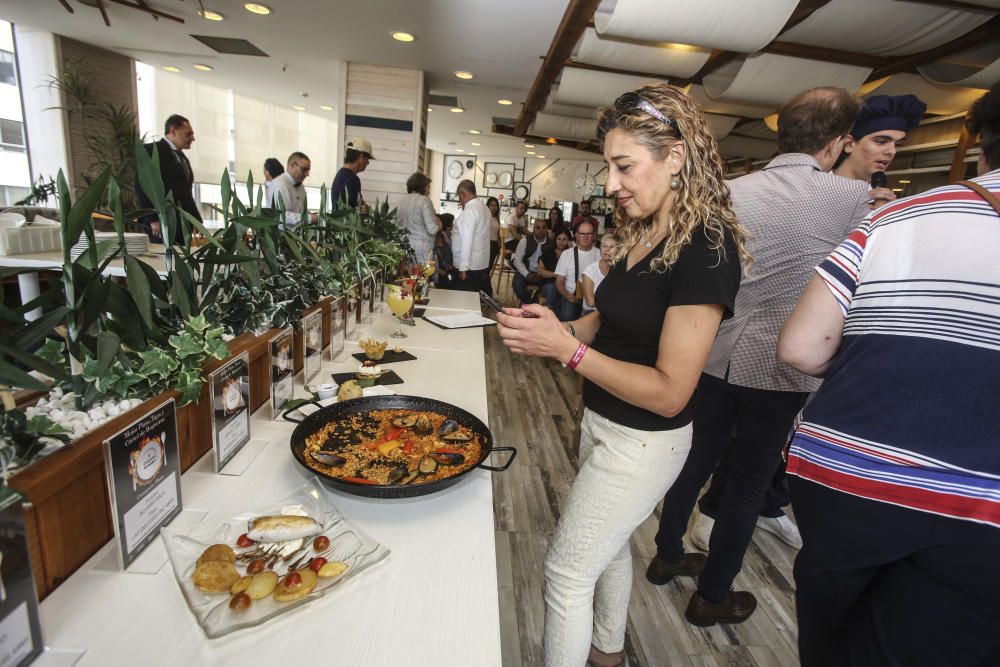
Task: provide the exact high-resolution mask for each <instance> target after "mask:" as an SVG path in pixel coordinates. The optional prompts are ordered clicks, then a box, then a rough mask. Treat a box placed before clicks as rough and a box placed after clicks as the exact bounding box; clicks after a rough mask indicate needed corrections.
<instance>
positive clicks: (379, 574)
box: [41, 293, 501, 667]
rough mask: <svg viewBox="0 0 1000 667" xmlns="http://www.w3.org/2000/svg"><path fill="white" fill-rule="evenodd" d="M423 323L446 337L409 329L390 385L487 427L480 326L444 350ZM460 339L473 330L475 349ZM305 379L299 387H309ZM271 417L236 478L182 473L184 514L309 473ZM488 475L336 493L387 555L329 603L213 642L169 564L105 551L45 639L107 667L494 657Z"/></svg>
mask: <svg viewBox="0 0 1000 667" xmlns="http://www.w3.org/2000/svg"><path fill="white" fill-rule="evenodd" d="M476 298H477V297H476V295H475V294H472V293H464V294H463V295H461V296H460V297H458V298H454V300H453V301H452V300H450V302H453V303H455V304H458V305H460V306H464V307H466V308H467V309H472V308H475V307H476ZM432 299H433V297H432ZM432 302H433V300H432ZM390 317H391V315H390V314H389V313H388V312H386V313H381V314H378V315H377V316H376V322H375V323H374V324H373V325H371V326H370V327H365V326H362V333H363V334H366V332H365V329H372V330H373V331H381V330H383V329H385V328H386V327H388V326H391V322H389V321H388V320H389V318H390ZM425 329H433V330H434V331H435V332H437V331H441V330H439V329H436V328H435V327H433V325H431V324H429V323H427V322H423V321H419V322H417V326H416V327H407V331H408V332H413V333H414V336H413V338H412V340H411V339H404V341H403V342H404V343H406V342H407V341H411V344H409V345H407V349H409V350H410V351H411V352H412V353H413V354H415V355H416V356H417V359H416V360H414V361H408V362H402V363H398V364H392V365H391V368H393V369H394V370H396V372H397V373H398V374H399V375H400V376H401V377H402V378H403V379H404V380H405V383H404V384H402V385H394V386H392V387H390V388H392V389H394V390H395V391H397V392H398V393H407V394H414V395H420V396H430V397H433V398H437V399H440V400H444V401H448V402H450V403H454V404H456V405H458V406H460V407H463V408H465V409H466V410H468V411H469V412H471V413H472V414H474V415H476V416H477V417H479V418H481V419H482V420H483V421H487V419H488V415H487V402H486V377H485V365H484V356H483V340H482V334H481V332H480V331H478V330H466V331H463V332H443V333H461V334H463V337H462V344H461V346H460V347H462V348H463V349H451V350H448V349H443V348H441V347H433V346H432V347H422V346H418V345H417V344H416V343H417V342H418V339H419V340H420V341H423V340H424V339H425V338H428V336H427V335H426V332H425ZM466 334H467V335H468V336H469V337H471V336H473V335H474V336H475V337H478V346H476V345H473V344H472V343H471V342H470V341H469V340H465V338H466ZM363 337H364V336H363ZM456 340H457V339H456ZM355 351H357V348H356V346H353V345H350V344H349V345H348V346H347V350H346V354H345V356H344V357H343V358H342V359H341V360H339V361H338V362H336V363H331V362H329V361H325V362H324V364H323V368H322V371H321V375H320V376H318V377H317V378H315V379H314V382H317V381H319V382H323V381H326V378H328V377H329V373H331V372H340V371H345V370H353V369H354V368H356V366H357V361H356V360H355V359H353V358H351V357H350V356H348V355H349V354H350V353H353V352H355ZM442 369H447V374H445V373H443V372H442ZM299 384H300V386H299V387H298V388H297V395H303V394H304V392H303V390H302V388H301V382H300V383H299ZM268 413H269V407H267V406H265V407H264V408H262V409H261V410H260V411H258V413H257V414H256V415H254V417H253V423H252V435H253V437H254V438H260V439H267V440H268V441H269V444H268V445H267V447H266V448H265V449H264V450H263V451H262V452H261V454H260V456H259V457H258V458H257V459H256V461H254V463H253V464H252V465H251V466H250V467H249V469H248V470H247V471H246V472H245V473H244V474H243V475H242V476H239V477H231V476H224V475H215V474H213V473H211V465H212V463H211V453H209V454H208V455H207V456H206V457H205V458H203V459H202V460H201V461H199V462H198V463H197V464H195V465H194V466H193V467H192V468H191V469H190V470H189V471H188V472H187V473H185V474H184V476H183V478H182V488H183V498H184V504H185V507H186V508H192V509H203V510H209V511H210V512H211V513H210V514H209V515H208V516H207V517H206V518H205V519H204V520H205V521H212V520H221V519H226V518H228V517H231V516H234V515H237V514H239V513H242V512H245V511H246V510H248V509H252V508H253V507H255V506H258V505H263V504H266V503H267V502H269V501H270V500H273V499H277V498H280V497H282V496H284V495H286V494H287V493H289V492H290V491H292V490H293V489H294V488H296V487H297V486H299V485H301V484H303V483H304V482H305V481H306V480H307V479H308V478H309V477H310V475H309V473H308V472H307V471H305V470H304V469H303V468H301V467H300V466H299V465H298V464H297V463H296V462H295V461H294V460H293V459H292V456H291V454H290V452H289V435H290V434H291V432H292V430H293V429H294V425H293V424H290V423H287V422H274V421H270V420H269V419H268ZM497 458H499V457H497ZM500 463H501V461H496V460H495V461H493V464H494V465H498V464H500ZM490 474H491V473H489V472H487V471H483V470H476V471H474V472H472V473H469V474H468V475H466V476H465V477H464V478H463V480H462V481H461V482H459V483H457V484H456V485H454V486H452V487H450V488H449V489H446V490H444V491H441V492H439V493H436V494H433V495H430V496H423V497H419V498H412V499H405V500H377V499H369V498H361V497H356V496H347V495H341V494H338V493H334V492H332V491H331V492H330V493H331V499H332V501H333V503H334V504H335V505H336V506H337V507H338V508H339V509H340V510H341V511H342V512H343V513H344V514H345V515H346V516H347V517H348V519H349V520H350V521H352V522H353V523H355V524H356V525H357V526H359V527H360V528H361V529H362V530H364V531H365V532H366V533H368V534H369V535H370V536H372V537H373V538H374V539H376V540H378V541H379V542H381V543H382V544H384V545H386V546H387V547H388V548H389V549H390V550H391V552H392V553H391V554H390V555H389V557H388V558H387V559H385V560H384V561H382V562H381V563H379V564H377V565H375V566H374V567H372V568H371V569H369V570H368V571H365V572H363V573H361V574H360V575H359V576H358V577H356V578H355V579H353V580H349V581H346V582H345V583H344V585H343V587H341V588H339V589H338V590H334V591H332V592H331V593H330V594H328V595H327V596H326V597H324V598H321V599H319V600H315V601H312V602H310V603H309V604H307V605H304V606H303V607H301V608H299V609H297V610H294V611H291V612H289V613H287V614H285V615H283V616H281V617H278V618H276V619H273V620H271V621H268V622H266V623H264V624H263V625H261V626H258V627H257V628H255V629H250V630H242V631H239V632H236V633H234V634H232V635H229V636H227V637H223V638H220V639H207V638H206V637H205V635H204V633H203V632H202V630H201V628H200V627H199V626H198V625H197V623H196V622H195V619H194V615H193V614H191V612H190V611H189V609H188V608H187V605H186V603H185V601H184V598H183V596H182V595H181V592H180V590H179V588H178V586H177V583H176V581H175V579H174V574H173V571H172V569H171V568H170V565H169V564H167V565H165V566H164V567H163V568H162V569H161V570H160V571H159V572H158V573H156V574H154V575H147V574H129V573H125V572H109V571H105V570H102V569H99V568H98V567H97V566H98V563H99V562H101V561H102V559H103V558H104V557H105V555H106V554H105V552H107V551H109V549H110V548H111V545H109V547H106V548H105V550H104V551H102V552H100V553H98V554H97V555H96V556H94V558H92V559H91V560H90V561H89V562H88V563H86V564H84V566H83V567H82V568H81V569H80V570H78V571H77V572H76V573H75V574H74V575H73V576H72V577H70V579H69V580H67V581H66V582H65V583H64V584H62V586H60V587H59V588H58V589H56V591H55V592H53V593H52V594H51V595H50V596H49V597H48V598H47V599H46V600H45V601H44V603H43V604H42V608H41V610H42V629H43V634H44V637H45V641H46V644H47V645H48V646H51V647H54V648H59V649H74V648H76V649H85V651H86V652H85V654H84V655H83V657H82V659H81V660H80V662H79V663H78V664H80V665H101V666H105V665H126V664H139V663H141V664H143V665H184V666H185V667H194V666H195V665H198V666H200V665H237V664H239V665H254V666H256V665H352V666H353V665H364V666H366V667H377V666H381V665H386V666H389V665H391V666H396V665H419V666H424V665H475V666H476V667H480V666H490V665H499V664H500V620H499V605H498V598H497V572H496V551H495V547H494V533H493V492H492V485H491V482H490Z"/></svg>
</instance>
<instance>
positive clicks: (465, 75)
mask: <svg viewBox="0 0 1000 667" xmlns="http://www.w3.org/2000/svg"><path fill="white" fill-rule="evenodd" d="M455 76H457V77H458V78H459V79H466V80H468V79H471V78H472V77H473V76H474V75H473V74H472V72H466V71H465V70H464V69H460V70H458V71H457V72H455Z"/></svg>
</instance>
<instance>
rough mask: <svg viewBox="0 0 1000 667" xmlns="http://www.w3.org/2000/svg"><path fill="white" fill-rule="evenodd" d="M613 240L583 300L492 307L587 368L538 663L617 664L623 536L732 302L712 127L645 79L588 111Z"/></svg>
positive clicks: (515, 333)
mask: <svg viewBox="0 0 1000 667" xmlns="http://www.w3.org/2000/svg"><path fill="white" fill-rule="evenodd" d="M598 138H599V139H600V140H601V141H602V143H603V146H604V159H605V162H606V163H607V164H608V181H607V185H606V190H607V192H608V194H609V195H611V196H614V197H615V198H616V200H617V204H618V212H617V213H616V222H617V224H618V228H619V234H620V236H619V239H620V242H619V246H618V249H617V250H616V252H615V262H614V265H613V266H612V268H611V270H610V271H609V272H608V275H607V276H606V277H605V278H604V282H603V283H602V284H601V289H600V290H598V292H597V294H596V300H597V311H596V312H593V313H590V314H588V315H586V316H585V317H583V318H581V319H579V320H576V321H575V322H569V323H565V324H561V323H560V322H559V321H558V320H557V319H556V317H555V315H553V314H552V313H551V312H550V311H548V310H547V309H545V308H542V307H539V306H535V305H529V306H526V307H525V308H524V309H523V310H517V309H506V310H505V312H504V313H502V314H499V315H498V316H497V319H498V320H499V322H500V327H499V332H500V335H501V336H502V337H503V340H504V344H505V345H507V346H508V347H509V348H510V349H511V350H513V351H514V352H517V353H521V354H529V355H536V356H546V357H553V358H555V359H558V360H559V361H561V362H563V363H565V364H566V365H567V366H569V367H570V368H573V369H575V370H576V371H577V372H578V373H580V374H581V375H583V377H584V378H585V384H584V391H583V401H584V406H585V407H586V410H585V411H584V415H583V421H582V423H581V425H580V432H581V434H580V454H579V473H578V474H577V477H576V481H575V482H574V484H573V488H572V491H571V492H570V497H569V499H568V501H567V504H566V507H565V508H564V509H563V514H562V517H561V518H560V520H559V525H558V527H557V528H556V533H555V535H554V536H553V539H552V543H551V545H550V546H549V551H548V553H547V554H546V557H545V605H546V611H545V664H546V665H548V666H554V665H569V666H572V667H579V665H582V664H584V663H585V662H587V663H588V664H593V665H598V666H600V667H604V666H611V665H621V664H624V661H625V656H624V652H623V648H624V642H625V626H626V621H627V617H628V600H629V593H630V591H631V587H632V557H631V553H630V551H629V544H628V543H629V537H630V536H631V534H632V532H633V531H634V530H635V528H636V527H637V526H638V525H639V524H640V523H642V522H643V521H644V520H645V519H646V518H647V517H648V516H649V515H650V514H651V513H652V512H653V509H654V508H655V507H656V504H657V502H658V501H659V500H660V498H662V497H663V494H664V493H665V492H666V490H667V489H668V488H669V487H670V485H671V484H672V483H673V481H674V479H675V478H676V477H677V474H678V472H679V471H680V469H681V467H682V466H683V465H684V460H685V458H687V453H688V449H689V448H690V446H691V405H690V403H691V397H692V394H693V392H694V389H695V386H696V385H697V383H698V378H699V377H700V375H701V372H702V368H703V367H704V365H705V361H706V359H707V357H708V353H709V350H710V349H711V347H712V343H713V342H714V340H715V335H716V332H717V331H718V329H719V324H720V322H721V321H722V320H723V319H724V318H726V317H729V316H731V315H732V309H733V304H734V302H735V298H736V291H737V289H738V288H739V283H740V274H741V260H749V258H748V257H747V256H746V250H745V243H744V242H745V239H744V236H745V235H744V232H743V230H742V228H741V227H740V225H739V223H738V222H737V221H736V218H735V217H734V215H733V212H732V209H731V204H730V199H729V190H728V188H727V187H726V183H725V181H724V179H723V174H722V163H721V160H720V159H719V155H718V150H717V148H716V144H715V140H714V139H713V138H712V134H711V132H710V131H709V129H708V126H707V124H706V122H705V117H704V115H703V114H702V112H701V110H700V109H699V108H698V106H697V105H696V104H695V102H694V101H693V100H691V98H689V97H688V96H687V95H686V94H685V93H684V92H683V91H682V90H680V89H679V88H676V87H674V86H670V85H666V84H651V85H647V86H643V87H642V88H639V89H638V90H636V91H634V92H628V93H625V94H624V95H622V96H621V97H619V98H618V99H617V100H616V101H615V103H614V105H613V106H611V107H609V108H607V109H604V110H603V111H602V112H601V115H600V118H599V120H598Z"/></svg>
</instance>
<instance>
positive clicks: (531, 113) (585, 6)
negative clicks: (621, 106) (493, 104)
mask: <svg viewBox="0 0 1000 667" xmlns="http://www.w3.org/2000/svg"><path fill="white" fill-rule="evenodd" d="M600 2H601V0H570V3H569V5H568V6H567V7H566V13H565V14H563V17H562V21H560V23H559V28H558V29H557V30H556V34H555V37H553V38H552V43H551V44H550V45H549V51H548V53H547V54H546V55H545V61H544V62H543V63H542V66H541V68H540V69H539V70H538V74H537V75H536V76H535V81H534V83H532V84H531V90H530V91H529V92H528V97H527V99H526V100H525V102H524V107H523V108H522V109H521V114H520V115H519V116H518V118H517V125H516V126H515V127H514V135H515V136H518V137H523V136H524V135H525V134H526V133H527V132H528V127H530V126H531V123H532V122H533V121H534V120H535V114H536V113H538V110H539V109H541V108H542V107H543V106H545V100H547V99H548V97H549V91H550V90H552V84H553V83H555V80H556V77H558V76H559V73H560V72H562V68H563V65H564V64H565V63H566V61H567V60H568V59H569V56H570V54H571V53H572V52H573V47H575V46H576V43H577V42H578V41H579V40H580V37H581V36H582V35H583V31H584V30H586V28H587V22H588V21H590V20H591V18H593V16H594V12H595V11H596V10H597V6H598V5H599V4H600Z"/></svg>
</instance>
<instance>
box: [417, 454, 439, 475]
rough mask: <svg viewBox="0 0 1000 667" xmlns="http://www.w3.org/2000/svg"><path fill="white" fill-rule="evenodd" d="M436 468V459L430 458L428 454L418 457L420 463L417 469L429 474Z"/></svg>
mask: <svg viewBox="0 0 1000 667" xmlns="http://www.w3.org/2000/svg"><path fill="white" fill-rule="evenodd" d="M437 469H438V464H437V461H435V460H434V459H432V458H431V457H430V456H425V457H423V458H422V459H420V464H419V465H418V466H417V470H419V471H420V472H422V473H423V474H425V475H430V474H431V473H433V472H435V471H436V470H437Z"/></svg>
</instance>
